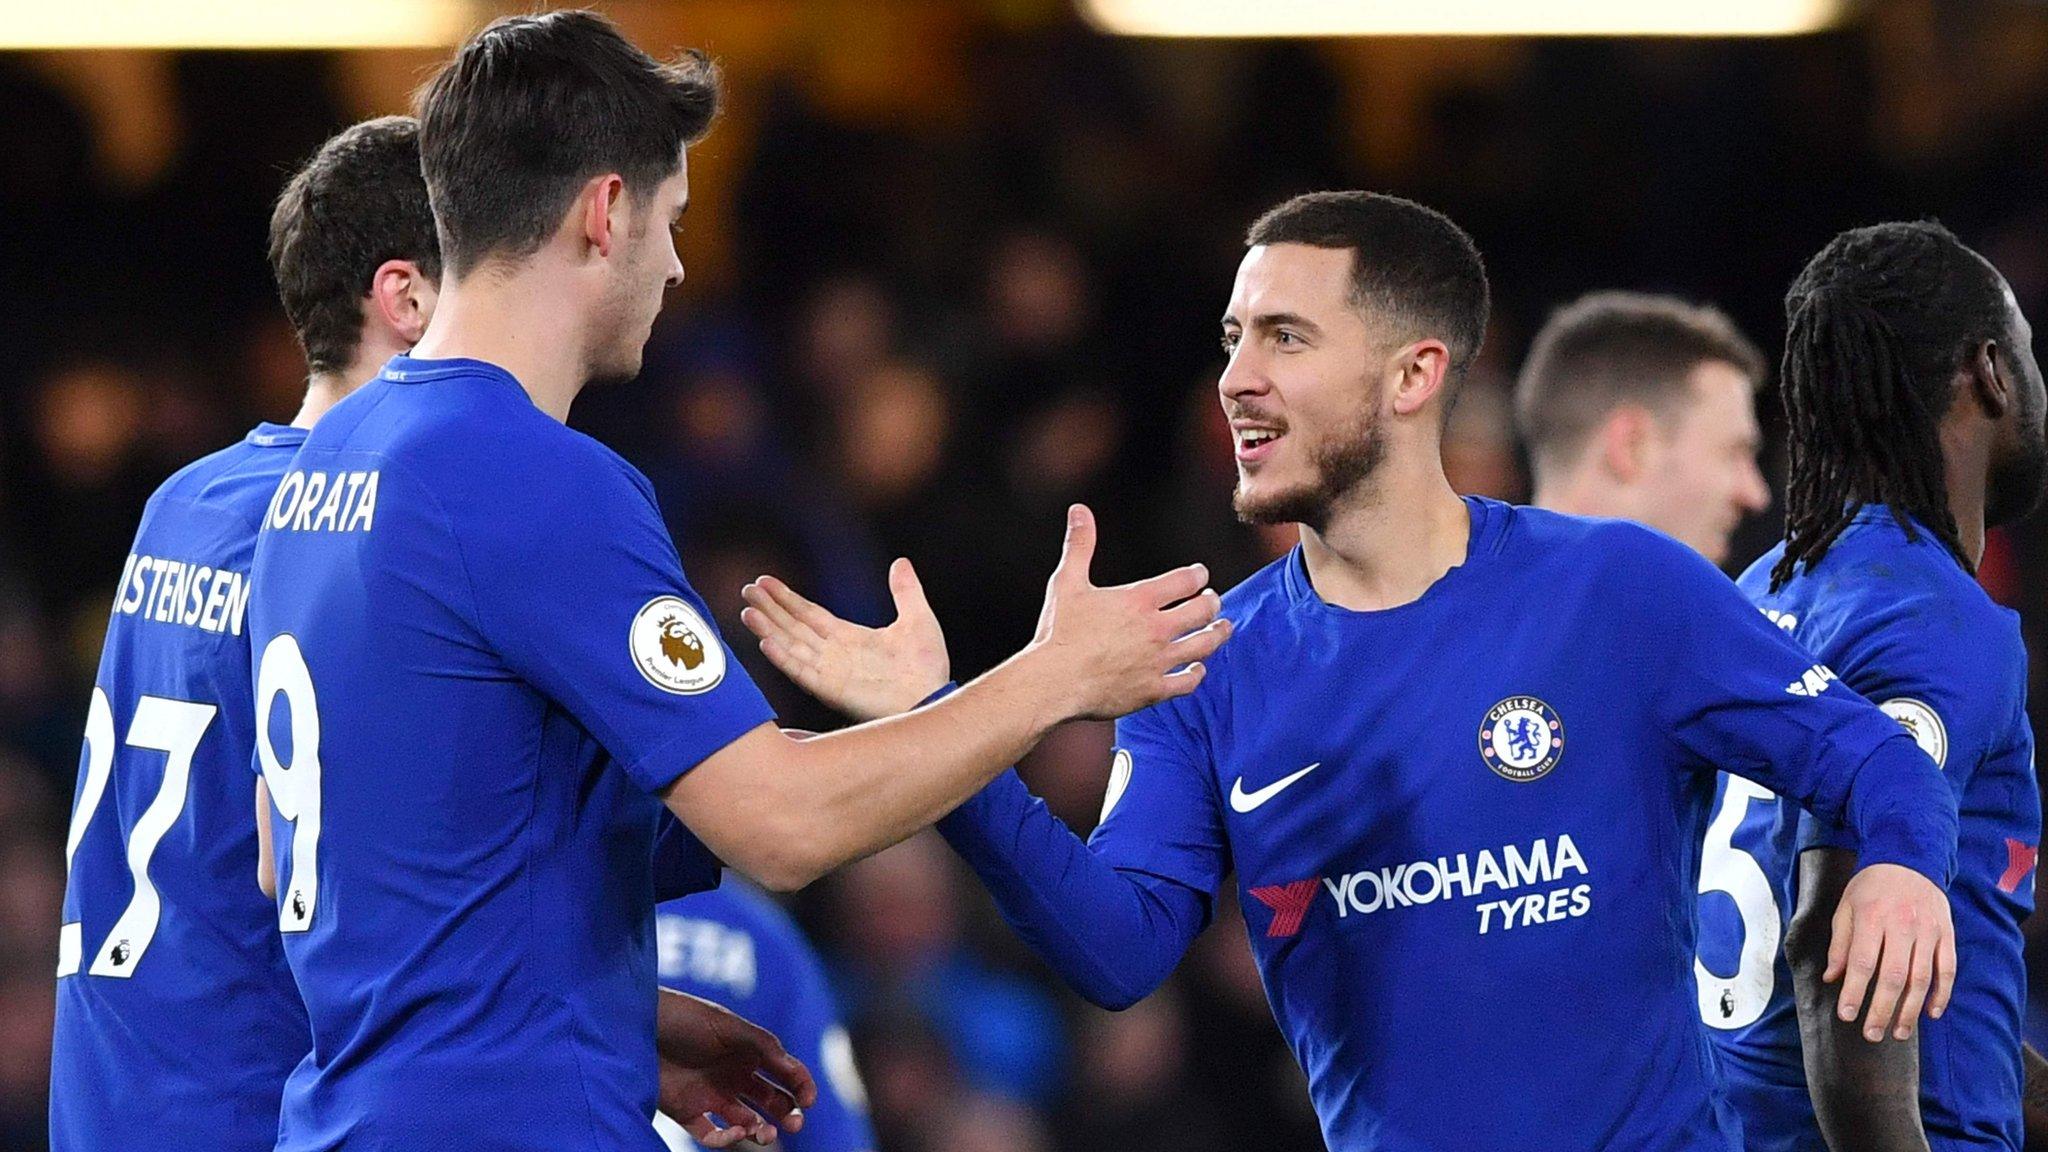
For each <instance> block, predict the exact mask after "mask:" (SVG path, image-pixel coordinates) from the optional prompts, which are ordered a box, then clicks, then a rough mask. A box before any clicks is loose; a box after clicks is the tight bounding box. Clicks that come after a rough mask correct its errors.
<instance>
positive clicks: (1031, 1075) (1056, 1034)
mask: <svg viewBox="0 0 2048 1152" xmlns="http://www.w3.org/2000/svg"><path fill="white" fill-rule="evenodd" d="M832 890H833V893H834V895H835V896H836V901H835V903H836V907H835V909H834V917H833V918H834V921H835V924H836V927H837V933H836V935H837V938H838V940H839V941H840V943H841V944H842V945H843V949H844V950H843V952H842V954H841V956H840V962H839V965H838V972H837V973H836V975H837V977H838V983H839V996H840V1002H841V1003H842V1004H843V1005H845V1006H846V1009H847V1012H848V1014H849V1015H851V1016H853V1017H854V1018H856V1019H860V1018H862V1017H864V1016H868V1015H870V1014H877V1013H890V1014H900V1013H903V1012H906V1011H908V1012H911V1013H914V1014H916V1015H917V1016H919V1017H920V1018H922V1019H923V1020H924V1021H925V1022H926V1023H927V1024H928V1025H929V1026H930V1027H931V1029H932V1030H933V1031H934V1032H935V1033H936V1034H937V1035H938V1036H939V1037H940V1038H941V1039H942V1040H943V1041H944V1043H945V1045H946V1050H947V1053H948V1055H949V1056H950V1057H951V1059H952V1062H953V1064H954V1066H955V1067H956V1068H957V1069H958V1075H959V1077H960V1079H961V1080H962V1081H963V1082H965V1083H966V1084H968V1085H969V1086H971V1087H973V1088H975V1089H976V1090H978V1091H982V1092H989V1093H994V1094H996V1095H999V1096H1004V1097H1008V1098H1010V1099H1013V1100H1018V1101H1022V1102H1025V1103H1030V1104H1038V1105H1047V1104H1050V1103H1052V1101H1053V1100H1054V1099H1055V1097H1056V1096H1057V1094H1058V1092H1059V1090H1060V1088H1061V1087H1062V1085H1063V1083H1064V1080H1065V1076H1066V1060H1067V1052H1066V1047H1067V1041H1066V1035H1065V1025H1064V1022H1063V1021H1062V1019H1061V1017H1060V1012H1059V1008H1058V1007H1057V1005H1056V1004H1055V1003H1054V1002H1053V1000H1052V998H1051V997H1050V996H1048V995H1047V994H1046V993H1045V992H1044V991H1043V990H1042V989H1040V988H1039V987H1037V986H1036V985H1034V984H1032V983H1031V982H1030V981H1028V980H1025V979H1023V978H1021V977H1018V976H1015V975H1012V974H1010V973H1006V972H1001V971H998V970H996V969H995V968H994V967H992V966H991V965H989V964H988V963H987V962H986V961H985V960H983V959H982V958H981V957H979V956H977V955H976V954H975V953H974V951H973V950H972V949H970V948H969V947H968V942H967V940H966V938H965V924H964V922H963V919H962V913H963V909H962V906H961V879H960V865H959V864H958V863H956V862H955V861H954V859H953V856H952V853H951V852H950V851H948V850H947V849H946V847H945V845H944V843H943V842H942V841H940V840H939V838H938V836H937V834H936V833H931V832H926V833H922V834H920V835H917V836H914V837H912V838H911V839H909V840H906V841H904V842H903V843H901V844H899V845H897V846H896V847H894V848H891V849H889V850H887V851H885V852H882V853H879V854H877V855H875V856H872V857H870V858H868V859H867V860H863V861H861V862H860V863H858V864H855V865H853V866H851V867H849V868H847V869H845V870H844V871H843V872H841V873H840V874H839V875H838V876H837V877H836V878H835V879H834V880H833V881H832Z"/></svg>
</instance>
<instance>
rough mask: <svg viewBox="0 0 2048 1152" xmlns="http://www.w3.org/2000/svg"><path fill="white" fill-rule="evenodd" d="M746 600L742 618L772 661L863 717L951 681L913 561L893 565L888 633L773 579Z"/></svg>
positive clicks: (908, 704)
mask: <svg viewBox="0 0 2048 1152" xmlns="http://www.w3.org/2000/svg"><path fill="white" fill-rule="evenodd" d="M740 595H741V597H742V598H743V599H745V600H746V602H747V607H746V608H745V609H743V610H742V611H741V612H740V620H741V621H742V622H744V623H745V624H746V626H747V628H748V629H749V630H750V631H752V632H753V633H754V635H755V636H756V637H758V638H759V639H760V641H761V652H762V654H763V655H765V656H767V657H768V660H769V662H770V663H772V664H774V665H775V667H776V668H778V669H780V670H781V671H782V674H783V675H785V676H787V677H789V678H790V679H791V680H793V681H795V682H796V685H797V687H799V688H802V689H803V690H804V691H806V692H808V693H810V694H811V695H812V696H815V697H817V698H818V699H819V700H821V701H823V702H824V703H826V704H828V705H830V706H831V707H833V708H837V709H838V710H839V711H841V712H844V713H846V714H847V715H849V716H851V717H853V718H854V719H856V720H874V719H878V718H880V717H883V716H894V715H897V714H898V713H902V712H908V711H910V710H911V709H912V708H915V707H917V706H918V705H919V704H920V703H922V702H923V701H924V699H925V698H926V697H927V696H930V695H931V694H932V693H934V692H936V691H938V690H939V689H940V688H941V687H943V686H944V685H945V683H946V680H947V677H948V675H949V670H950V667H951V662H950V661H949V660H948V658H947V656H946V637H945V634H944V633H943V632H941V631H940V629H939V618H938V617H937V616H936V615H934V614H933V613H932V606H931V604H930V603H928V602H927V601H926V600H925V595H924V586H923V585H922V584H920V583H919V582H918V579H917V570H916V569H914V568H912V567H911V564H910V561H908V560H898V561H896V562H895V563H894V564H891V565H890V566H889V595H890V596H891V598H893V599H894V600H895V601H896V620H895V622H894V623H892V624H890V625H889V626H888V627H886V628H867V627H863V626H861V625H859V624H854V623H850V622H848V621H845V620H841V619H840V618H839V617H837V616H834V615H833V614H832V613H830V612H828V611H826V610H825V609H824V608H821V607H819V606H818V605H816V604H814V603H812V602H811V601H809V600H807V599H805V598H804V597H802V596H800V595H798V594H797V592H796V590H795V589H793V588H791V587H790V586H789V585H787V584H784V583H783V582H782V581H780V580H777V579H776V578H775V577H773V576H763V577H761V578H760V579H758V580H756V581H754V582H753V583H752V584H749V585H747V586H746V588H745V589H744V590H743V591H742V592H741V593H740Z"/></svg>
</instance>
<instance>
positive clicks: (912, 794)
mask: <svg viewBox="0 0 2048 1152" xmlns="http://www.w3.org/2000/svg"><path fill="white" fill-rule="evenodd" d="M1074 712H1075V707H1074V705H1073V703H1072V701H1071V699H1070V697H1069V695H1068V692H1067V686H1066V685H1063V684H1061V683H1060V682H1059V679H1058V676H1057V670H1056V668H1050V667H1047V662H1042V661H1040V660H1039V659H1038V658H1037V657H1036V655H1035V654H1034V650H1030V649H1027V650H1026V651H1025V652H1023V653H1020V654H1019V655H1017V656H1015V657H1012V658H1011V659H1010V660H1009V661H1006V662H1005V663H1003V664H1002V665H1000V666H998V667H997V668H995V669H994V670H993V671H991V672H989V673H988V674H987V675H985V676H983V677H981V678H980V679H978V680H976V681H974V682H973V683H971V684H968V685H967V686H965V687H963V688H961V689H960V690H959V691H958V692H955V693H953V694H951V695H950V696H948V697H946V698H945V699H943V700H940V701H938V702H936V703H934V704H932V705H930V706H928V707H925V708H920V709H917V710H915V711H912V712H908V713H905V714H904V715H901V716H893V717H890V718H888V719H885V720H876V721H871V722H869V723H866V724H861V725H857V726H855V727H852V728H847V729H844V730H842V731H839V732H833V733H829V734H826V735H823V736H817V737H814V738H811V739H808V740H801V741H799V740H792V739H790V738H788V737H785V736H782V735H781V734H779V733H774V732H767V733H762V734H760V735H761V736H762V737H763V738H765V739H768V740H771V741H773V742H774V743H773V745H772V746H769V747H762V748H754V749H750V750H749V751H750V753H751V754H750V755H748V756H745V757H743V758H741V759H740V760H739V761H737V763H739V764H740V765H741V766H742V767H743V768H744V769H745V771H744V778H743V779H733V778H732V776H733V774H732V773H730V772H727V771H726V770H725V768H724V767H723V766H721V765H719V763H718V761H719V760H720V759H721V758H722V754H721V757H714V758H713V760H711V761H707V762H706V763H705V764H704V765H702V766H700V767H698V768H697V769H696V770H695V771H692V772H690V773H688V774H686V775H684V776H683V777H682V778H681V779H680V780H678V781H677V782H676V784H675V785H674V786H673V787H672V788H671V790H670V793H669V800H670V807H671V808H673V809H674V810H675V811H676V813H677V814H678V815H679V816H681V817H682V818H683V820H684V821H685V822H686V823H688V824H689V825H690V827H691V829H692V830H693V831H694V832H696V833H697V835H698V836H699V837H700V838H701V839H703V840H704V842H705V843H706V844H707V845H709V846H710V847H711V848H712V849H713V850H714V851H715V852H717V854H718V855H719V857H720V858H721V859H723V860H725V861H726V863H727V864H729V865H731V866H733V867H735V868H738V869H739V870H740V871H742V872H744V873H746V874H747V875H749V876H752V877H753V878H754V879H756V880H758V881H760V882H761V883H763V884H765V885H767V886H769V887H771V888H775V889H778V890H784V891H787V890H790V889H794V888H801V887H803V886H804V885H806V884H808V883H810V882H811V881H813V880H815V879H817V878H818V877H820V876H822V875H824V874H825V873H827V872H830V871H831V870H833V869H834V868H837V867H839V866H841V865H843V864H846V863H848V862H850V861H853V860H857V859H860V858H861V857H863V856H867V855H870V854H872V853H875V852H878V851H880V850H882V849H883V848H886V847H888V846H889V845H891V844H894V843H896V842H898V841H900V840H903V839H905V838H906V837H908V836H910V835H911V834H913V833H915V832H917V831H918V830H919V829H921V828H925V827H928V826H929V825H931V824H932V822H933V821H936V820H937V819H938V818H939V817H940V816H943V815H944V814H945V813H947V812H949V811H951V810H952V809H953V808H955V807H957V806H958V805H959V804H960V803H961V801H963V800H965V799H967V798H968V797H969V796H972V795H973V794H974V793H975V792H976V791H977V790H978V789H980V788H981V787H982V786H983V785H984V784H986V783H988V781H989V780H990V779H991V778H993V777H994V776H995V775H996V774H997V773H998V772H1001V771H1002V770H1003V769H1004V768H1006V767H1008V766H1009V765H1011V764H1014V763H1016V761H1017V760H1018V759H1019V758H1020V757H1022V756H1023V754H1024V753H1025V752H1028V751H1030V749H1031V747H1032V746H1033V745H1034V744H1036V743H1038V741H1039V739H1040V738H1041V737H1042V736H1044V735H1045V733H1046V732H1047V731H1048V730H1049V729H1051V728H1052V726H1053V725H1055V724H1058V723H1060V722H1061V721H1063V720H1066V719H1068V718H1069V717H1070V716H1071V715H1073V714H1074ZM755 739H756V736H755V735H749V736H748V737H745V738H743V740H744V741H745V742H753V741H755ZM707 769H708V770H710V771H709V773H707Z"/></svg>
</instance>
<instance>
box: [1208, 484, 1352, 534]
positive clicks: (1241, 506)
mask: <svg viewBox="0 0 2048 1152" xmlns="http://www.w3.org/2000/svg"><path fill="white" fill-rule="evenodd" d="M1230 507H1231V510H1232V511H1234V512H1236V513H1237V519H1238V521H1239V522H1240V523H1244V524H1309V525H1312V526H1314V525H1320V524H1321V523H1322V522H1323V520H1324V519H1325V518H1326V515H1327V512H1328V509H1329V502H1328V501H1327V500H1326V499H1324V497H1323V495H1322V494H1321V493H1320V492H1317V491H1316V490H1315V489H1313V488H1289V489H1281V490H1278V491H1265V490H1261V489H1254V490H1251V491H1247V490H1246V489H1245V487H1244V485H1243V484H1242V483H1241V482H1240V483H1239V485H1238V487H1237V491H1236V492H1235V493H1233V494H1232V496H1231V499H1230Z"/></svg>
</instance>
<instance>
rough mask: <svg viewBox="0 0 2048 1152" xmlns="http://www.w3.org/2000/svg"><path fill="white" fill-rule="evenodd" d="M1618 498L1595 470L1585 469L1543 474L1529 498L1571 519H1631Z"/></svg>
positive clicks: (1535, 503)
mask: <svg viewBox="0 0 2048 1152" xmlns="http://www.w3.org/2000/svg"><path fill="white" fill-rule="evenodd" d="M1615 497H1616V493H1615V490H1614V485H1613V483H1612V482H1611V481H1608V480H1606V479H1604V478H1602V477H1599V476H1596V475H1593V469H1592V468H1589V467H1581V468H1575V469H1572V470H1569V471H1565V472H1562V473H1559V472H1557V471H1555V470H1551V471H1547V472H1546V471H1539V472H1538V473H1537V476H1536V491H1535V493H1534V494H1532V495H1531V496H1530V497H1529V503H1530V504H1531V505H1532V506H1534V507H1537V508H1542V509H1544V510H1546V511H1550V512H1562V513H1564V514H1565V515H1567V516H1627V515H1629V513H1628V511H1627V510H1625V509H1623V508H1622V507H1621V502H1620V501H1619V500H1617V499H1616V498H1615Z"/></svg>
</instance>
